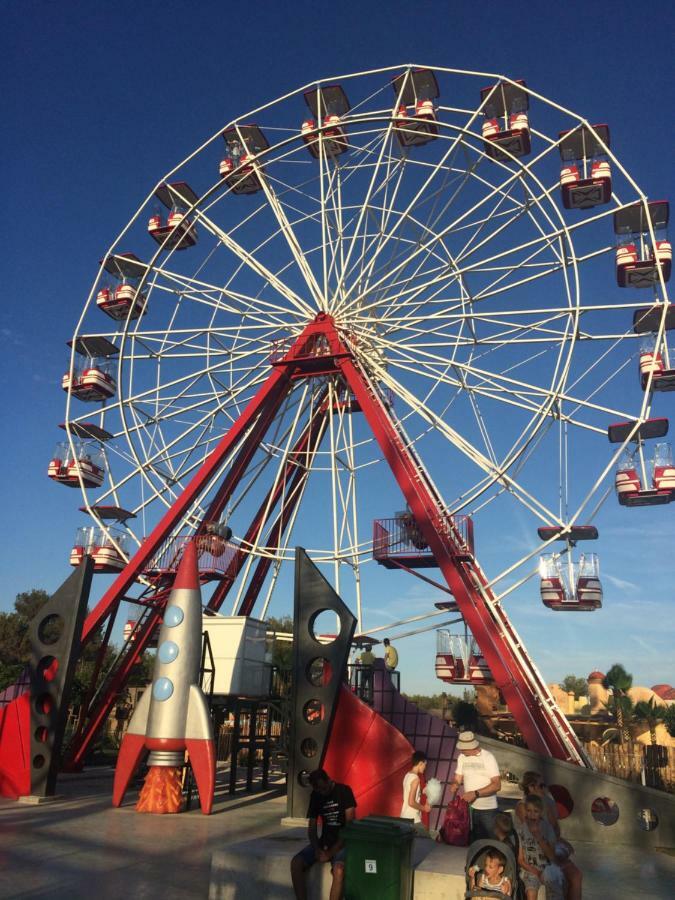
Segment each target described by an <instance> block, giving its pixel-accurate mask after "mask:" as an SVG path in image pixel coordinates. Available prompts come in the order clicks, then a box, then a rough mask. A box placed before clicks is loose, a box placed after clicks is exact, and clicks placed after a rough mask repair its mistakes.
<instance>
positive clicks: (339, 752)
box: [323, 686, 415, 818]
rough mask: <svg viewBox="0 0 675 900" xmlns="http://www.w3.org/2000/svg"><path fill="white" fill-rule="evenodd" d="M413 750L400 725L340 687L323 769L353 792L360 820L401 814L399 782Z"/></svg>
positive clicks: (401, 780)
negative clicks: (392, 722) (370, 816)
mask: <svg viewBox="0 0 675 900" xmlns="http://www.w3.org/2000/svg"><path fill="white" fill-rule="evenodd" d="M385 748H386V750H385ZM414 749H415V748H414V747H413V745H412V744H411V743H410V741H409V740H408V739H407V738H406V737H405V736H404V735H403V734H402V733H401V732H400V731H399V729H398V728H395V727H394V726H393V725H390V724H389V722H387V721H386V719H384V718H383V717H382V716H380V715H379V714H378V713H376V712H375V711H374V710H373V709H371V708H370V707H369V706H366V704H365V703H362V702H361V700H359V699H358V697H356V695H355V694H353V693H352V692H351V691H350V690H349V689H348V688H347V687H345V686H343V687H342V688H341V689H340V693H339V694H338V702H337V707H336V710H335V718H334V720H333V726H332V728H331V734H330V740H329V742H328V748H327V751H326V756H325V759H324V761H323V768H324V769H325V770H326V771H327V772H328V774H329V775H330V777H331V778H332V779H333V780H334V781H338V782H341V783H342V784H348V785H349V786H350V787H351V789H352V790H353V791H354V797H355V798H356V803H357V807H356V813H357V815H358V817H359V818H363V816H368V815H371V814H373V815H374V814H377V815H383V816H398V815H399V814H400V812H401V796H402V795H401V786H402V784H403V777H404V776H405V773H406V772H407V771H408V770H409V769H410V760H411V758H412V754H413V751H414Z"/></svg>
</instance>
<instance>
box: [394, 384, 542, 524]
mask: <svg viewBox="0 0 675 900" xmlns="http://www.w3.org/2000/svg"><path fill="white" fill-rule="evenodd" d="M383 380H384V381H385V383H386V384H387V386H388V387H389V388H390V389H391V390H393V391H394V393H395V394H396V396H398V397H400V399H402V400H403V401H404V402H406V403H407V404H408V405H410V406H411V408H412V409H414V411H415V413H416V414H417V415H418V416H419V417H420V418H421V419H422V420H425V421H427V422H428V423H429V424H431V425H433V427H434V428H435V429H436V430H437V431H438V432H439V433H440V434H442V435H443V436H444V437H446V438H447V440H448V441H449V442H450V444H451V445H452V446H454V447H455V448H456V449H457V450H458V451H459V452H460V453H462V454H463V455H464V456H466V458H467V459H469V460H470V461H471V462H472V463H473V464H474V465H476V466H477V467H478V468H479V469H481V470H482V471H483V472H484V473H486V474H487V475H489V476H490V477H489V479H488V480H487V483H486V485H485V487H484V488H483V489H482V491H481V492H480V493H484V492H485V490H487V489H488V487H489V486H490V485H491V484H492V483H493V482H498V483H501V484H502V485H504V486H505V487H506V488H507V489H508V491H509V493H510V494H511V495H512V496H513V497H514V498H515V499H517V500H518V501H519V502H520V503H521V504H523V506H525V507H526V508H527V509H529V510H530V511H531V512H533V513H535V515H537V517H538V518H540V519H541V520H542V521H553V518H552V516H553V513H552V512H551V510H549V509H548V508H547V507H546V505H545V504H544V503H542V502H541V501H540V500H538V499H537V498H535V497H534V496H532V494H531V493H530V492H529V491H527V490H526V489H525V488H524V487H523V486H522V485H521V484H519V483H518V482H517V481H515V479H514V478H512V477H511V476H510V474H509V471H508V470H509V468H510V466H511V465H512V464H513V463H514V462H515V461H516V459H517V458H518V456H520V455H521V454H522V452H524V450H525V449H526V447H523V448H519V450H518V452H517V454H514V453H513V452H512V453H511V454H510V455H509V457H507V459H505V460H503V461H502V462H501V464H500V465H499V466H495V465H494V464H493V463H492V461H491V460H490V459H489V458H488V457H486V456H485V455H484V454H483V453H481V452H480V451H479V450H478V449H477V448H476V447H475V446H474V445H473V444H472V443H471V442H469V441H468V440H466V439H465V438H464V437H462V435H460V434H459V432H457V431H456V430H455V429H454V428H452V427H451V426H450V425H448V424H447V423H446V422H444V421H443V420H442V418H441V417H440V416H438V415H437V413H435V412H434V411H433V410H432V409H430V408H429V406H428V405H426V404H422V403H421V402H420V401H419V399H418V398H416V397H415V396H414V395H412V394H411V393H410V392H409V391H407V390H406V389H405V388H404V387H403V385H402V384H401V383H400V382H398V381H396V380H395V379H394V378H393V377H392V376H391V375H390V374H389V373H386V374H385V375H384V379H383ZM476 496H479V494H475V496H474V495H472V496H471V497H470V498H469V499H467V502H471V501H472V500H473V499H475V497H476Z"/></svg>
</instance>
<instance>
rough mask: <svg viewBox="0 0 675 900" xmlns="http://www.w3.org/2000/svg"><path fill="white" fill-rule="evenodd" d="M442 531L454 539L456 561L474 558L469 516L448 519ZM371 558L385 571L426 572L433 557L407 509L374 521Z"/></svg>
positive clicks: (433, 563)
mask: <svg viewBox="0 0 675 900" xmlns="http://www.w3.org/2000/svg"><path fill="white" fill-rule="evenodd" d="M444 528H445V529H446V530H447V531H448V532H449V533H450V534H451V535H452V536H453V537H454V540H455V544H456V546H457V548H458V551H459V558H460V559H465V560H470V559H473V552H474V548H473V522H472V520H471V517H470V516H462V515H457V516H450V515H448V516H447V517H446V519H445V523H444ZM373 558H374V559H375V561H376V562H378V563H379V564H380V565H381V566H384V567H385V568H386V569H395V568H399V569H429V568H435V567H436V566H437V562H436V558H435V556H434V554H433V551H432V549H431V547H430V546H429V544H428V543H427V540H426V538H425V537H424V534H423V533H422V529H421V528H420V526H419V525H418V524H417V522H416V521H415V517H414V516H413V514H412V513H411V512H410V510H403V511H401V512H398V513H396V514H395V515H394V517H393V518H390V519H376V520H375V522H373Z"/></svg>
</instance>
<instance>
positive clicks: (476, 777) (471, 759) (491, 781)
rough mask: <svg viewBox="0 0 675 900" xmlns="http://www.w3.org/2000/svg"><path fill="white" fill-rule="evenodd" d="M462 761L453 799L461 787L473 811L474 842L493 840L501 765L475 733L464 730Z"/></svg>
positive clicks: (460, 747)
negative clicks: (485, 748)
mask: <svg viewBox="0 0 675 900" xmlns="http://www.w3.org/2000/svg"><path fill="white" fill-rule="evenodd" d="M457 750H458V751H459V758H458V760H457V769H456V770H455V776H454V778H453V781H452V784H451V785H450V790H451V793H452V799H454V797H455V794H456V793H457V790H458V789H459V787H460V786H461V787H462V795H463V797H464V799H465V800H466V802H467V803H468V804H469V809H470V811H471V840H472V841H476V840H479V839H480V838H490V837H492V834H493V828H494V822H495V816H496V814H497V793H498V792H499V791H500V790H501V787H502V780H501V778H500V776H499V766H498V765H497V760H496V759H495V758H494V756H493V755H492V753H490V751H489V750H483V749H482V748H481V746H480V744H479V743H478V741H477V740H476V737H475V735H474V733H473V731H462V732H460V734H459V737H458V738H457Z"/></svg>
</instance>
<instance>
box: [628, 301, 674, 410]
mask: <svg viewBox="0 0 675 900" xmlns="http://www.w3.org/2000/svg"><path fill="white" fill-rule="evenodd" d="M662 324H663V331H664V334H663V336H662V337H661V338H659V336H658V335H659V331H660V329H661V325H662ZM674 328H675V310H673V307H672V305H671V304H663V303H660V304H656V305H655V306H652V307H649V308H648V309H637V310H636V311H635V313H634V315H633V331H634V332H635V334H639V335H641V338H640V385H641V387H642V390H643V391H645V390H647V389H648V388H650V389H651V390H652V391H663V392H666V391H675V366H674V362H675V347H669V346H668V343H667V333H668V332H669V331H672V330H673V329H674ZM650 379H651V380H650Z"/></svg>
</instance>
